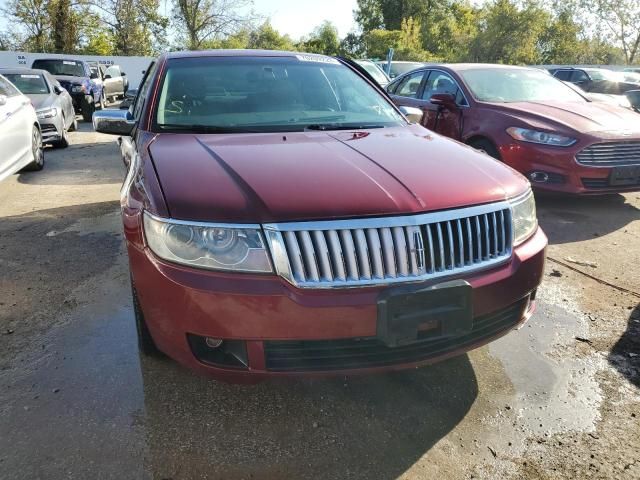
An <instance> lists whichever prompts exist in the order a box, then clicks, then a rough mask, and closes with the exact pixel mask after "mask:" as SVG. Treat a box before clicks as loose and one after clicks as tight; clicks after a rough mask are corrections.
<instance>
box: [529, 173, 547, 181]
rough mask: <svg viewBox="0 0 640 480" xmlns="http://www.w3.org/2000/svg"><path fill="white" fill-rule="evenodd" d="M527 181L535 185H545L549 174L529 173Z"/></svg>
mask: <svg viewBox="0 0 640 480" xmlns="http://www.w3.org/2000/svg"><path fill="white" fill-rule="evenodd" d="M529 179H530V180H531V181H532V182H535V183H547V182H548V181H549V174H548V173H547V172H531V173H530V174H529Z"/></svg>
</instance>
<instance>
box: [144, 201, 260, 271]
mask: <svg viewBox="0 0 640 480" xmlns="http://www.w3.org/2000/svg"><path fill="white" fill-rule="evenodd" d="M144 233H145V238H146V240H147V245H149V248H150V249H151V250H152V251H153V253H155V254H156V255H157V256H158V257H160V258H162V259H164V260H168V261H169V262H174V263H179V264H182V265H189V266H192V267H199V268H207V269H210V270H231V271H237V272H272V271H273V269H272V268H271V262H270V261H269V255H268V253H267V250H266V248H265V244H264V241H263V238H262V232H261V230H260V227H259V226H258V225H255V226H254V225H252V226H242V225H238V226H234V225H226V224H225V225H216V224H207V223H198V222H183V221H178V220H169V219H165V218H159V217H156V216H154V215H151V214H149V213H148V212H145V213H144Z"/></svg>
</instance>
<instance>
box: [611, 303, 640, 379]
mask: <svg viewBox="0 0 640 480" xmlns="http://www.w3.org/2000/svg"><path fill="white" fill-rule="evenodd" d="M609 363H610V364H611V365H612V366H613V367H614V368H616V369H617V370H618V371H619V372H620V373H621V374H622V375H624V376H625V377H627V379H628V380H629V381H630V382H631V383H632V384H633V385H635V386H636V387H638V388H640V304H638V305H637V306H636V308H635V309H634V310H633V311H632V312H631V315H629V323H628V324H627V329H626V331H625V332H624V333H623V334H622V336H621V337H620V338H619V339H618V341H617V342H616V344H615V345H614V346H613V348H612V349H611V352H610V353H609Z"/></svg>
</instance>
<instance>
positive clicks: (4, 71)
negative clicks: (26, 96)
mask: <svg viewBox="0 0 640 480" xmlns="http://www.w3.org/2000/svg"><path fill="white" fill-rule="evenodd" d="M0 73H2V74H3V75H5V74H9V75H11V74H16V75H19V74H24V75H44V74H45V73H47V71H46V70H40V69H38V68H0Z"/></svg>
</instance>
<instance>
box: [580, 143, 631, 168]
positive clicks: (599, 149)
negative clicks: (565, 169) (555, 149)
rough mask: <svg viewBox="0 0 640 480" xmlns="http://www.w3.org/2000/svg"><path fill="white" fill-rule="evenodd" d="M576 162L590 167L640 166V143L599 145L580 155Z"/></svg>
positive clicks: (587, 149) (588, 148)
mask: <svg viewBox="0 0 640 480" xmlns="http://www.w3.org/2000/svg"><path fill="white" fill-rule="evenodd" d="M576 160H577V161H578V163H580V164H582V165H587V166H590V167H620V166H625V165H640V142H616V143H613V142H611V143H597V144H595V145H591V146H590V147H587V148H585V149H584V150H582V151H581V152H580V153H578V154H577V155H576Z"/></svg>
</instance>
